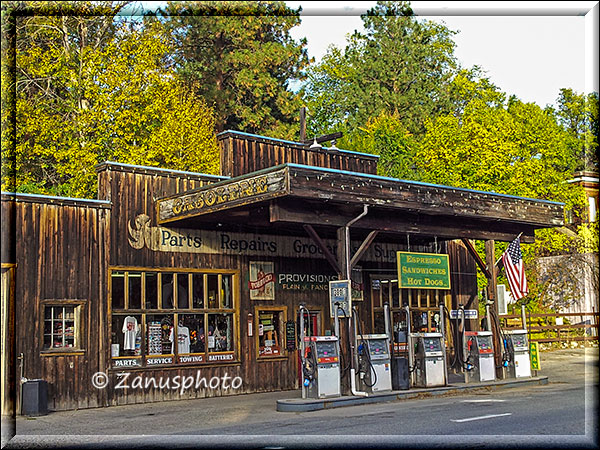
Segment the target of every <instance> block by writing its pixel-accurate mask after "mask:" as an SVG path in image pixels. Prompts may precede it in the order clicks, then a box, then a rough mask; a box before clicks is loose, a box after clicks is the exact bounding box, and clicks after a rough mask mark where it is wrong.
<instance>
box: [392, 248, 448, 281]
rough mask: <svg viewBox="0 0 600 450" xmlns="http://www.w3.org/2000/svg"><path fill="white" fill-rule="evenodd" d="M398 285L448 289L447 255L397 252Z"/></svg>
mask: <svg viewBox="0 0 600 450" xmlns="http://www.w3.org/2000/svg"><path fill="white" fill-rule="evenodd" d="M397 255H398V287H400V288H401V289H402V288H418V289H450V265H449V262H448V255H439V254H437V253H409V252H398V253H397Z"/></svg>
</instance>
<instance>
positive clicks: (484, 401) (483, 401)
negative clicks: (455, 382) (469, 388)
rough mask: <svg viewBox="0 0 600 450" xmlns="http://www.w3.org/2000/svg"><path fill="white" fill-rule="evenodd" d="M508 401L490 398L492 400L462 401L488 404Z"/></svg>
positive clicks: (464, 401)
mask: <svg viewBox="0 0 600 450" xmlns="http://www.w3.org/2000/svg"><path fill="white" fill-rule="evenodd" d="M505 401H506V400H502V399H499V398H490V399H483V398H481V399H476V400H462V402H463V403H487V402H498V403H500V402H505Z"/></svg>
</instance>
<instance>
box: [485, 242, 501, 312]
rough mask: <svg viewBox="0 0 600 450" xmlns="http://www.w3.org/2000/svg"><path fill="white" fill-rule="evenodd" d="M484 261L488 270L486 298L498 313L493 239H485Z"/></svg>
mask: <svg viewBox="0 0 600 450" xmlns="http://www.w3.org/2000/svg"><path fill="white" fill-rule="evenodd" d="M485 263H486V265H487V270H488V272H489V275H490V276H489V277H488V284H487V298H488V300H490V301H493V302H494V311H495V312H496V314H498V303H497V302H496V278H497V276H498V270H497V269H496V255H495V254H494V241H493V240H489V241H485Z"/></svg>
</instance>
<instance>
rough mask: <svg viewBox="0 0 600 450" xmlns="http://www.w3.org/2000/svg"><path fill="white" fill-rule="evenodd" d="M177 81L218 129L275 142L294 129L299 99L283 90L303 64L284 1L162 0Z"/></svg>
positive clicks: (295, 19) (293, 17) (294, 20)
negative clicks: (209, 112) (207, 109)
mask: <svg viewBox="0 0 600 450" xmlns="http://www.w3.org/2000/svg"><path fill="white" fill-rule="evenodd" d="M165 13H166V14H167V20H166V25H167V27H168V28H169V30H170V31H171V33H172V35H173V36H174V37H175V38H176V44H175V48H176V52H175V54H174V57H175V62H176V64H177V67H178V71H179V73H180V75H181V76H182V77H183V79H185V80H186V81H187V83H188V84H189V86H191V87H193V89H194V92H195V93H196V94H197V95H199V96H202V97H203V98H204V99H205V100H206V101H207V103H208V104H209V105H210V106H212V107H213V108H214V110H215V114H216V120H217V129H218V130H219V131H222V130H225V129H235V130H241V131H246V132H250V133H261V134H266V135H270V136H275V137H280V138H292V137H294V136H295V135H297V133H298V130H299V125H298V123H297V122H298V120H297V115H298V111H299V109H300V107H301V103H300V98H299V96H298V95H297V94H295V93H293V92H292V91H291V90H290V88H289V84H290V82H291V81H293V80H295V79H298V80H299V79H302V78H303V77H304V75H303V70H304V69H305V67H306V66H307V65H308V63H309V60H308V56H307V53H306V49H305V48H304V46H305V44H306V41H305V40H303V41H301V42H300V43H299V44H298V43H296V42H295V41H294V40H293V39H292V38H291V36H290V34H289V30H290V29H291V28H292V27H294V26H295V25H298V24H299V23H300V18H299V14H298V11H295V10H292V9H290V8H288V7H286V6H285V4H284V3H283V2H262V1H261V2H230V1H225V2H169V3H168V6H167V8H166V11H165Z"/></svg>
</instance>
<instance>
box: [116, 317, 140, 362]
mask: <svg viewBox="0 0 600 450" xmlns="http://www.w3.org/2000/svg"><path fill="white" fill-rule="evenodd" d="M141 323H142V320H141V315H139V314H138V315H127V316H125V315H113V317H112V333H111V347H110V351H111V356H112V357H113V358H117V357H124V356H140V355H141V354H142V334H141Z"/></svg>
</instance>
